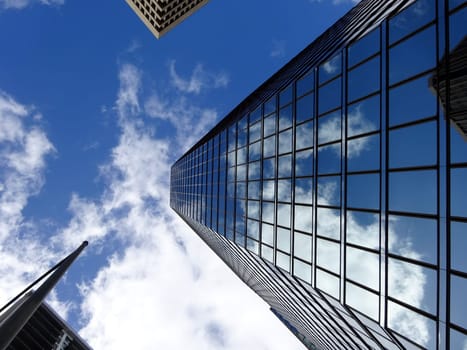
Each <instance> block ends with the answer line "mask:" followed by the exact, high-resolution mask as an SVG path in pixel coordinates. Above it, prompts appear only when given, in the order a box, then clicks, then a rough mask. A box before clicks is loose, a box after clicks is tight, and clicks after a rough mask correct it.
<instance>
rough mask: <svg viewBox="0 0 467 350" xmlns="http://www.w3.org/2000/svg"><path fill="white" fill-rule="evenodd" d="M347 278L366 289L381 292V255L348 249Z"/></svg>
mask: <svg viewBox="0 0 467 350" xmlns="http://www.w3.org/2000/svg"><path fill="white" fill-rule="evenodd" d="M346 252H347V257H346V259H347V260H346V273H347V278H349V279H351V280H353V281H355V282H358V283H359V284H362V285H364V286H366V287H369V288H371V289H374V290H376V291H378V290H379V269H380V266H379V255H378V254H374V253H370V252H367V251H364V250H361V249H356V248H352V247H347V249H346Z"/></svg>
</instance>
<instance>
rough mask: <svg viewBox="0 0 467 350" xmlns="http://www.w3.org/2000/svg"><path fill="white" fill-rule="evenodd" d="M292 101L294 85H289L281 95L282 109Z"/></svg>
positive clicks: (280, 103)
mask: <svg viewBox="0 0 467 350" xmlns="http://www.w3.org/2000/svg"><path fill="white" fill-rule="evenodd" d="M291 101H292V85H289V86H288V87H286V88H285V89H284V90H282V91H281V92H280V94H279V105H280V106H281V107H282V106H284V105H286V104H287V103H290V102H291Z"/></svg>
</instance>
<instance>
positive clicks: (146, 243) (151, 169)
mask: <svg viewBox="0 0 467 350" xmlns="http://www.w3.org/2000/svg"><path fill="white" fill-rule="evenodd" d="M142 75H143V73H142V72H141V71H140V70H139V69H137V68H136V67H135V66H132V65H123V66H122V67H121V69H120V74H119V78H120V90H119V93H118V97H117V102H116V111H117V113H118V116H119V118H118V120H119V126H120V130H121V135H120V138H119V141H118V144H117V145H116V146H115V147H114V148H113V150H112V152H111V157H110V159H109V162H108V163H107V164H105V165H104V166H102V167H101V173H102V175H103V179H104V180H105V183H106V189H105V191H104V192H103V193H102V195H101V197H100V198H99V199H98V200H93V201H91V200H88V199H86V198H81V197H80V196H78V195H74V196H73V197H72V200H71V203H70V210H71V212H72V214H73V219H72V220H71V221H70V223H69V225H68V227H66V228H65V229H64V230H62V232H60V233H59V234H58V235H57V236H56V237H55V242H57V243H58V242H63V244H64V245H66V246H76V244H79V242H81V241H82V240H84V239H88V240H89V241H90V246H89V247H88V249H87V254H93V252H94V253H95V252H96V249H97V250H99V251H100V249H101V248H102V247H103V246H104V245H109V244H112V245H113V244H114V243H115V242H116V241H118V242H120V244H119V245H120V246H121V248H120V249H118V251H117V252H115V253H114V254H112V255H111V256H110V257H109V258H108V262H107V264H106V265H105V266H103V267H101V268H100V269H99V271H98V272H97V275H96V276H95V277H92V276H89V277H90V279H89V280H87V281H84V282H83V283H81V285H80V290H81V293H82V298H83V301H82V304H81V310H82V312H83V319H82V325H83V326H82V330H81V334H82V335H83V337H84V338H85V339H87V340H88V341H89V343H90V344H91V345H92V346H94V347H95V348H104V349H107V348H109V349H128V348H136V349H154V348H162V349H182V348H190V349H203V350H204V349H219V348H225V349H243V348H245V349H274V348H277V349H282V348H284V347H285V348H288V349H293V348H297V349H299V348H302V345H301V344H300V343H299V342H298V340H296V339H295V337H294V336H293V335H291V334H289V331H288V330H287V329H286V328H285V327H284V326H283V325H282V324H281V323H280V322H279V321H278V320H277V319H276V318H275V317H274V316H273V315H272V314H271V313H270V311H269V310H268V308H267V307H266V305H265V304H264V303H262V302H261V301H260V300H259V297H257V296H256V295H255V294H254V293H253V292H252V291H250V290H249V289H248V287H246V286H245V285H244V284H243V282H241V281H240V280H238V278H237V277H236V276H235V274H233V273H232V272H231V271H230V270H229V268H228V267H227V266H226V265H225V264H224V263H223V262H221V261H220V259H218V258H217V257H215V256H214V254H213V253H212V252H211V251H210V249H209V248H208V247H207V246H206V245H205V244H204V242H202V241H201V240H200V239H199V238H198V237H197V235H196V234H195V233H194V232H192V231H191V229H189V228H188V227H187V226H186V225H185V224H184V223H183V222H182V221H181V220H180V219H179V218H178V217H177V216H176V214H175V213H174V212H173V211H172V210H171V209H170V208H169V206H168V203H169V183H168V181H169V174H170V165H171V163H172V162H173V161H174V158H175V157H176V155H177V154H178V153H181V152H182V150H181V149H180V147H186V144H187V141H186V139H183V138H182V136H183V133H186V134H188V133H189V131H188V130H190V131H191V133H190V135H189V136H188V137H187V138H188V139H189V140H192V139H197V138H199V136H200V135H201V134H202V133H204V132H206V130H207V128H209V127H210V126H211V125H209V123H211V124H212V123H213V122H214V121H215V119H216V118H217V114H216V113H215V112H214V111H212V110H210V109H203V108H201V107H193V105H192V104H190V103H189V101H188V99H186V97H184V96H182V95H177V94H176V97H175V98H174V99H173V100H169V101H167V100H166V99H164V100H163V99H162V98H160V97H159V96H161V94H160V93H157V92H155V93H153V94H152V95H151V96H150V97H149V100H148V101H146V102H144V103H142V102H141V99H142V98H141V92H142V91H143V89H142V80H141V78H142ZM178 103H182V105H178ZM140 105H144V106H145V110H146V111H150V112H151V115H150V117H149V118H148V119H145V116H144V115H142V109H140V107H139V106H140ZM182 110H184V112H183V113H181V111H182ZM179 113H180V114H179ZM203 118H207V120H204V121H203V122H201V120H202V119H203ZM198 119H200V120H199V122H198ZM154 121H160V122H168V123H167V125H165V124H164V127H171V128H172V130H173V131H177V132H178V134H179V136H180V137H179V138H174V139H168V138H166V137H164V138H162V139H161V138H159V139H158V138H157V137H156V135H158V134H159V131H158V130H157V128H156V127H155V126H154V125H153V124H154ZM195 121H196V122H195ZM182 122H185V123H187V125H188V127H180V126H179V124H181V123H182ZM151 123H152V124H151ZM193 124H197V125H196V126H195V127H194V128H193V127H190V126H191V125H193ZM188 128H189V129H188ZM111 242H114V243H111ZM96 247H97V248H96ZM122 330H125V331H124V332H122ZM271 332H273V333H274V334H275V336H274V337H273V338H272V337H270V336H269V334H271ZM123 334H125V335H127V336H123Z"/></svg>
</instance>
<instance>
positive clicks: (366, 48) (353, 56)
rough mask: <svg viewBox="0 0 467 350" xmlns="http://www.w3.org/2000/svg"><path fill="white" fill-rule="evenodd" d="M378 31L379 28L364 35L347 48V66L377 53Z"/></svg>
mask: <svg viewBox="0 0 467 350" xmlns="http://www.w3.org/2000/svg"><path fill="white" fill-rule="evenodd" d="M379 36H380V30H379V27H378V28H376V29H374V30H373V31H371V32H370V33H368V34H366V35H365V36H364V37H363V38H361V39H360V40H358V41H357V42H356V43H354V44H352V45H351V46H350V47H349V48H348V56H347V57H348V64H349V66H353V65H354V64H356V63H358V62H360V61H362V60H364V59H365V58H367V57H369V56H371V55H372V54H375V53H376V52H378V51H379V47H380V43H379Z"/></svg>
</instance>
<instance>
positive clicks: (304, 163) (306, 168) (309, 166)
mask: <svg viewBox="0 0 467 350" xmlns="http://www.w3.org/2000/svg"><path fill="white" fill-rule="evenodd" d="M312 175H313V150H308V151H302V152H297V153H295V176H312Z"/></svg>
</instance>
